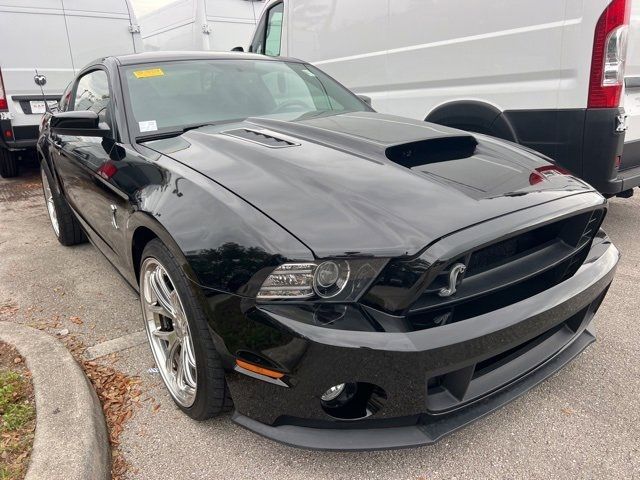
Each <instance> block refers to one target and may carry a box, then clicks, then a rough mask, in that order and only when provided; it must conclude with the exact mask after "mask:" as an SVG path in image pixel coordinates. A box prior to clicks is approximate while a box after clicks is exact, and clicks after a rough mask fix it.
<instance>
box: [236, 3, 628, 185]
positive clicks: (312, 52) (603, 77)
mask: <svg viewBox="0 0 640 480" xmlns="http://www.w3.org/2000/svg"><path fill="white" fill-rule="evenodd" d="M630 16H631V28H628V24H629V21H630ZM639 29H640V0H634V3H633V12H631V0H588V1H584V0H508V1H479V0H446V1H439V0H423V1H410V0H367V2H366V3H365V2H362V1H356V0H344V1H340V2H337V1H335V0H284V1H283V0H271V1H269V2H268V3H267V4H266V5H265V7H264V10H263V13H262V14H261V17H260V20H259V23H258V26H257V27H256V31H255V33H254V36H253V39H252V41H251V44H250V45H249V47H248V49H249V51H252V52H258V53H264V54H266V55H275V56H278V55H280V56H290V57H297V58H301V59H304V60H308V61H310V62H311V63H314V64H315V65H317V66H319V67H320V68H322V69H323V70H324V71H326V72H328V73H329V74H331V75H333V76H334V77H335V78H336V79H337V80H339V81H341V82H342V83H344V84H345V85H346V86H347V87H349V88H351V89H352V90H354V91H355V92H356V93H358V94H363V95H366V96H368V97H371V99H372V104H373V107H374V108H375V109H376V110H378V111H380V112H385V113H393V114H397V115H402V116H406V117H412V118H417V119H422V120H427V121H432V122H436V123H441V124H445V125H450V126H454V127H459V128H463V129H466V130H471V131H476V132H481V133H487V134H490V135H494V136H497V137H501V138H505V139H508V140H511V141H514V142H518V143H521V144H523V145H526V146H528V147H531V148H533V149H535V150H538V151H540V152H542V153H544V154H546V155H548V156H550V157H552V158H554V159H555V160H557V162H558V163H560V164H561V165H563V166H565V167H566V168H567V169H569V170H571V171H572V172H573V173H574V174H576V175H578V176H581V177H582V178H584V179H586V180H587V181H588V182H590V183H592V184H593V185H594V186H595V187H597V188H598V189H599V190H600V191H601V192H603V193H604V194H607V195H616V194H618V195H622V196H628V195H630V194H631V193H632V189H633V188H634V187H636V186H638V185H640V45H639V43H640V31H639ZM627 33H628V37H627ZM627 40H628V42H627ZM627 43H629V44H630V45H629V55H628V59H629V60H628V63H629V65H627V69H626V77H625V48H626V45H627ZM627 127H628V129H627ZM625 130H626V144H625ZM623 148H624V151H623Z"/></svg>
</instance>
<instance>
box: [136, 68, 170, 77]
mask: <svg viewBox="0 0 640 480" xmlns="http://www.w3.org/2000/svg"><path fill="white" fill-rule="evenodd" d="M133 74H134V75H135V77H136V78H149V77H162V76H164V72H163V71H162V69H161V68H152V69H150V70H136V71H135V72H133Z"/></svg>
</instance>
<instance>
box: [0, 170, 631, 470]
mask: <svg viewBox="0 0 640 480" xmlns="http://www.w3.org/2000/svg"><path fill="white" fill-rule="evenodd" d="M604 228H605V230H606V231H607V233H609V235H610V237H611V238H612V239H613V241H614V242H615V243H616V245H617V246H618V248H619V249H620V250H621V251H622V253H623V258H622V261H621V263H620V266H619V268H618V273H617V276H616V279H615V281H614V283H613V286H612V288H611V289H610V291H609V294H608V296H607V298H606V299H605V301H604V304H603V305H602V307H601V309H600V311H599V312H598V314H597V316H596V320H595V321H596V325H597V335H598V341H597V342H596V343H595V344H593V345H592V346H590V347H589V348H588V349H587V350H586V351H585V352H584V353H583V354H581V355H580V356H579V357H578V358H577V359H576V360H575V361H574V362H572V363H571V364H570V365H569V366H567V367H566V368H565V369H563V370H562V371H561V372H559V373H558V374H557V375H555V376H553V377H552V378H550V379H549V380H547V381H545V382H544V383H543V384H541V385H539V386H538V387H536V388H534V389H533V390H532V391H530V392H529V393H527V394H526V395H524V396H523V397H521V398H519V399H518V400H516V401H515V402H513V403H511V404H509V405H508V406H506V407H505V408H502V409H501V410H499V411H498V412H496V413H494V414H492V415H490V416H488V417H486V418H484V419H482V420H480V421H478V422H476V423H474V424H473V425H471V426H469V427H467V428H464V429H463V430H460V431H458V432H456V433H454V434H452V435H450V436H449V437H446V438H445V439H443V440H442V441H440V442H439V443H437V444H435V445H433V446H426V447H422V448H415V449H407V450H394V451H383V452H360V453H339V452H330V453H327V452H314V451H305V450H299V449H295V448H291V447H287V446H283V445H280V444H277V443H274V442H272V441H269V440H266V439H264V438H261V437H259V436H257V435H255V434H253V433H251V432H249V431H246V430H244V429H242V428H241V427H238V426H236V425H235V424H233V423H232V422H231V420H230V418H229V416H225V417H222V418H219V419H214V420H210V421H206V422H200V423H199V422H195V421H193V420H191V419H189V418H188V417H186V416H185V415H184V414H182V413H181V412H180V411H179V410H178V409H177V408H176V407H175V406H174V405H173V402H172V401H171V399H170V398H169V395H168V393H166V391H165V389H164V387H163V386H162V382H161V380H160V377H159V376H158V374H157V372H155V371H154V370H153V367H154V363H153V359H152V356H151V353H150V351H149V348H148V346H147V345H146V343H144V337H143V336H142V335H141V334H140V333H138V332H140V331H141V330H142V321H141V317H140V311H139V303H138V299H137V296H136V294H135V292H134V291H133V290H132V289H131V288H130V287H129V286H128V285H127V284H126V283H125V281H124V280H123V279H122V278H121V277H120V276H119V275H118V273H117V272H116V271H115V270H114V269H113V267H111V265H110V264H109V263H108V262H107V260H105V259H104V257H102V255H101V254H100V253H99V252H98V250H96V249H95V248H94V247H93V246H91V245H90V244H84V245H80V246H76V247H71V248H69V247H63V246H62V245H60V244H59V243H58V242H57V240H56V239H55V237H54V234H53V232H52V230H51V226H50V224H49V219H48V217H47V214H46V210H45V207H44V202H43V199H42V193H41V186H40V180H39V175H38V170H37V169H36V168H35V166H34V167H32V168H30V169H28V170H27V171H25V172H24V173H23V175H22V176H21V177H19V178H17V179H2V178H0V307H2V306H3V305H4V306H5V308H4V312H5V314H4V319H5V320H6V319H7V317H8V315H7V314H6V312H13V313H12V314H11V320H13V321H17V322H20V323H25V324H29V325H32V326H39V327H40V328H42V329H45V330H46V331H48V332H49V333H52V334H59V333H60V332H62V333H63V334H65V333H66V332H65V331H66V330H68V332H69V333H68V335H71V336H75V337H77V338H78V339H79V340H80V341H82V342H83V343H84V344H85V345H86V346H88V347H93V348H92V350H91V351H92V352H93V354H94V355H98V360H99V361H101V359H102V361H105V362H107V361H108V362H112V361H114V362H115V366H116V368H118V369H120V370H121V371H123V372H125V373H127V374H129V375H135V376H139V377H140V379H141V382H142V389H143V391H144V394H143V401H142V402H140V404H141V405H140V407H138V408H137V409H136V410H135V413H134V415H133V417H132V418H131V419H130V420H129V421H128V422H127V423H126V424H125V429H124V433H123V435H122V437H121V443H122V445H121V448H122V451H123V453H124V455H125V458H126V459H127V461H128V462H129V464H130V470H129V477H130V478H135V479H190V478H194V479H196V478H197V479H218V478H220V479H222V478H224V479H228V480H232V479H299V478H300V479H301V478H304V479H323V480H325V479H327V480H328V479H411V480H427V479H428V480H432V479H476V478H478V479H479V478H482V479H490V478H500V479H523V478H535V479H545V478H549V479H565V478H566V479H569V478H571V479H574V478H585V479H587V478H588V479H591V478H593V479H602V478H616V479H622V478H624V479H627V478H638V479H640V313H639V312H640V294H639V291H640V272H639V271H638V269H639V267H640V241H639V236H640V191H636V197H634V198H631V199H613V200H611V202H610V209H609V214H608V216H607V219H606V220H605V224H604ZM7 305H13V306H14V307H18V310H15V308H8V307H6V306H7ZM2 312H3V310H2V309H0V317H3V314H2ZM0 319H1V318H0ZM105 342H109V343H105ZM109 352H117V353H116V354H115V360H114V356H113V355H111V356H106V357H102V356H101V355H104V354H105V353H109Z"/></svg>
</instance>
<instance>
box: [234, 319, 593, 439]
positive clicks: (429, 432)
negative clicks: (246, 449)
mask: <svg viewBox="0 0 640 480" xmlns="http://www.w3.org/2000/svg"><path fill="white" fill-rule="evenodd" d="M594 341H595V336H594V334H593V333H592V332H591V331H590V330H589V328H587V329H586V330H584V331H583V332H582V333H580V334H579V335H578V336H577V337H576V338H575V339H574V340H573V341H572V342H571V343H570V344H568V345H567V346H566V347H565V348H564V349H563V350H562V351H560V352H559V353H558V354H556V355H555V356H554V357H552V358H550V359H549V360H547V361H546V362H545V363H543V364H542V365H540V366H539V367H538V368H537V369H536V370H534V371H532V372H530V373H529V374H527V375H525V376H524V377H522V378H520V379H519V380H516V381H515V382H513V383H511V384H509V385H507V386H505V387H503V388H502V389H501V390H499V391H498V392H495V393H493V394H492V395H489V396H488V397H486V398H484V399H483V400H481V401H479V402H476V403H473V404H471V405H468V406H467V407H464V408H462V409H459V410H456V411H454V412H451V413H449V414H445V415H438V416H437V417H435V418H434V417H431V418H430V420H429V422H428V423H417V424H415V425H410V426H403V427H388V428H363V429H337V428H312V427H303V426H297V425H280V426H276V427H274V426H270V425H265V424H264V423H261V422H258V421H256V420H252V419H251V418H249V417H246V416H244V415H242V414H240V413H238V412H234V414H233V416H232V418H231V419H232V420H233V421H234V422H235V423H237V424H238V425H240V426H242V427H245V428H247V429H249V430H251V431H252V432H255V433H257V434H259V435H262V436H264V437H267V438H269V439H271V440H275V441H277V442H280V443H284V444H286V445H290V446H293V447H297V448H304V449H309V450H327V451H366V450H389V449H399V448H411V447H418V446H421V445H429V444H432V443H435V442H436V441H438V440H439V439H440V438H442V437H443V436H445V435H448V434H450V433H453V432H455V431H456V430H458V429H460V428H462V427H464V426H466V425H468V424H470V423H471V422H473V421H475V420H478V419H480V418H482V417H484V416H485V415H488V414H490V413H491V412H493V411H494V410H497V409H499V408H501V407H502V406H504V405H506V404H507V403H509V402H511V401H513V400H515V399H516V398H518V397H520V396H522V395H524V394H525V393H526V392H528V391H529V390H531V389H532V388H533V387H535V386H536V385H538V384H539V383H541V382H543V381H544V380H546V379H547V378H549V377H550V376H551V375H553V374H555V373H556V372H557V371H558V370H560V369H562V368H563V367H564V366H565V365H566V364H568V363H569V362H570V361H571V360H573V359H574V358H575V357H577V356H578V355H579V354H580V353H581V352H582V351H583V350H584V349H585V348H587V347H588V346H589V345H590V344H591V343H593V342H594Z"/></svg>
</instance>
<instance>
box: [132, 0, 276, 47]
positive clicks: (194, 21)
mask: <svg viewBox="0 0 640 480" xmlns="http://www.w3.org/2000/svg"><path fill="white" fill-rule="evenodd" d="M263 6H264V3H263V0H178V1H176V2H172V3H170V4H168V5H165V6H164V7H162V8H160V9H158V10H154V11H153V12H151V13H149V14H147V15H142V16H141V17H140V19H139V20H140V28H141V30H142V41H143V43H144V48H145V50H147V51H154V50H219V51H228V50H231V49H232V48H233V47H235V46H236V45H238V44H240V43H242V42H244V41H245V40H246V39H247V38H249V37H250V36H251V33H252V32H253V30H254V29H255V26H256V18H257V17H258V15H260V11H261V10H262V7H263Z"/></svg>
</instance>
